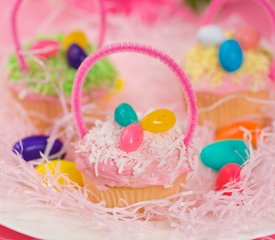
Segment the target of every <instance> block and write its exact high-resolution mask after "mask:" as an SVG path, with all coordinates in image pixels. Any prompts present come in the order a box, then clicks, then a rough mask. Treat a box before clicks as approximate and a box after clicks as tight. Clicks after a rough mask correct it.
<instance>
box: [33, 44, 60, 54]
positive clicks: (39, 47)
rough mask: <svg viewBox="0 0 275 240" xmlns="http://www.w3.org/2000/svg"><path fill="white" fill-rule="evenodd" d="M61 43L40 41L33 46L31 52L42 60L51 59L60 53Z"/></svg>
mask: <svg viewBox="0 0 275 240" xmlns="http://www.w3.org/2000/svg"><path fill="white" fill-rule="evenodd" d="M59 48H60V46H59V43H58V42H57V41H54V40H39V41H36V42H34V43H32V44H31V46H30V50H31V51H32V52H33V54H34V55H35V56H37V57H40V58H50V57H52V56H54V55H56V54H57V53H58V51H59Z"/></svg>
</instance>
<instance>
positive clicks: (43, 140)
mask: <svg viewBox="0 0 275 240" xmlns="http://www.w3.org/2000/svg"><path fill="white" fill-rule="evenodd" d="M48 138H49V137H48V136H42V135H38V136H31V137H26V138H23V139H22V140H20V141H18V142H16V143H15V144H14V146H13V148H12V151H13V152H14V153H18V154H20V155H21V156H22V158H23V159H24V160H25V161H32V160H36V159H40V158H41V153H44V152H45V150H46V147H47V144H48ZM62 147H63V143H62V142H61V141H60V140H58V139H56V140H55V141H54V143H53V145H52V148H51V149H50V154H49V159H52V158H53V157H52V156H53V155H55V156H54V158H56V157H58V158H62V157H63V156H64V155H65V154H64V152H63V153H61V154H59V155H58V153H59V152H60V151H61V149H62ZM56 154H57V155H58V156H56Z"/></svg>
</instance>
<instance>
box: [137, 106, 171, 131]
mask: <svg viewBox="0 0 275 240" xmlns="http://www.w3.org/2000/svg"><path fill="white" fill-rule="evenodd" d="M175 123H176V116H175V114H174V113H173V112H171V111H170V110H167V109H159V110H156V111H154V112H151V113H149V114H148V115H146V116H145V117H144V118H143V120H142V121H141V125H142V128H143V129H144V130H146V131H149V132H152V133H162V132H166V131H168V130H169V129H171V128H172V127H173V126H174V125H175Z"/></svg>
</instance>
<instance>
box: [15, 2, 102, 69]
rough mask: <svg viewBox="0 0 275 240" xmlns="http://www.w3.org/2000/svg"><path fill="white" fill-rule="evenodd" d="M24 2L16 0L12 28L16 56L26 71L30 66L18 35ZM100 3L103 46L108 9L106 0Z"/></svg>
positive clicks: (99, 45)
mask: <svg viewBox="0 0 275 240" xmlns="http://www.w3.org/2000/svg"><path fill="white" fill-rule="evenodd" d="M22 2H23V0H16V1H15V4H14V6H13V9H12V13H11V29H12V38H13V43H14V45H15V53H16V57H17V59H18V61H19V64H20V68H21V70H23V71H26V70H28V68H29V67H28V64H27V62H26V59H25V57H24V55H23V54H22V44H21V41H20V39H19V37H18V28H17V15H18V10H19V8H20V6H21V5H22ZM98 3H99V7H100V32H99V36H98V42H97V46H98V47H101V46H102V44H103V42H104V39H105V35H106V9H105V6H104V0H98Z"/></svg>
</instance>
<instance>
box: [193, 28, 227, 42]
mask: <svg viewBox="0 0 275 240" xmlns="http://www.w3.org/2000/svg"><path fill="white" fill-rule="evenodd" d="M197 38H198V40H199V42H200V43H202V44H203V45H206V46H210V45H219V44H220V43H222V42H223V41H224V40H225V34H224V32H223V31H222V29H221V28H220V27H219V26H216V25H206V26H203V27H200V29H199V31H198V34H197Z"/></svg>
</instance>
